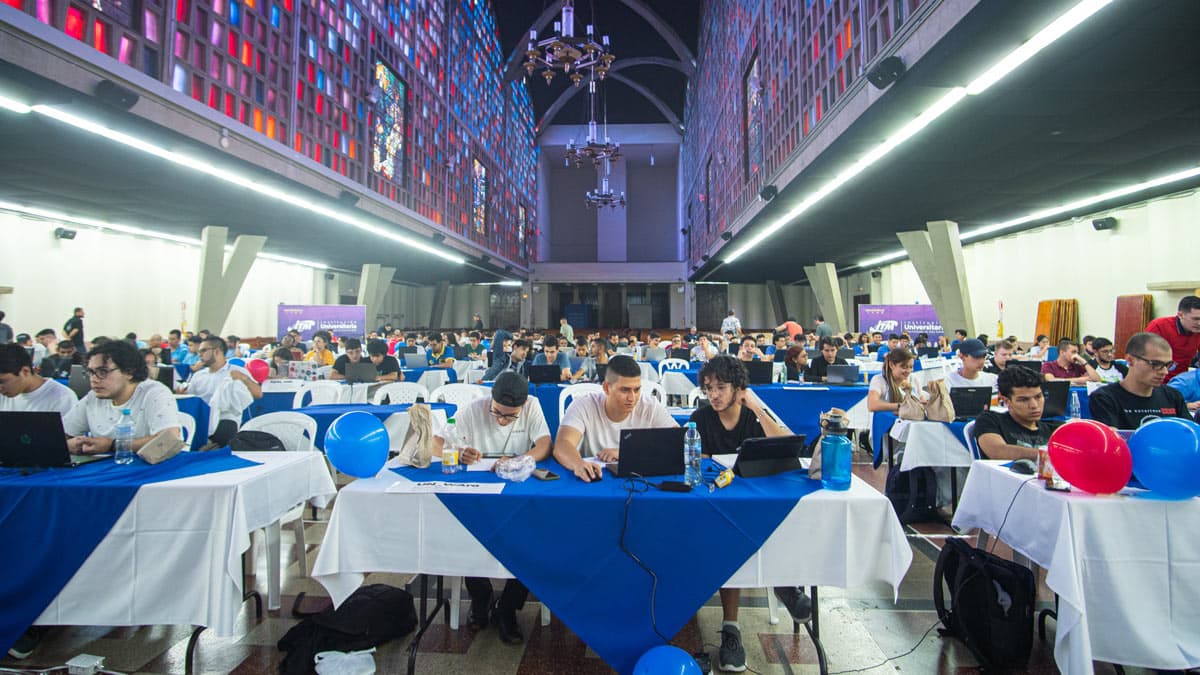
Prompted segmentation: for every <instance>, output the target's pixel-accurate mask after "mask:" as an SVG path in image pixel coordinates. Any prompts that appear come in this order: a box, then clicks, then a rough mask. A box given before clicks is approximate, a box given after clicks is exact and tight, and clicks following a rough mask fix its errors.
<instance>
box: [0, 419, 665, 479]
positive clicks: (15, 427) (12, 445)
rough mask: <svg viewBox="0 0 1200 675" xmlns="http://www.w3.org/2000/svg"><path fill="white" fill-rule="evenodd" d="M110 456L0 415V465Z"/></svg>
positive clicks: (38, 423) (49, 428)
mask: <svg viewBox="0 0 1200 675" xmlns="http://www.w3.org/2000/svg"><path fill="white" fill-rule="evenodd" d="M111 456H112V455H72V454H71V453H70V452H68V451H67V434H66V432H65V431H64V430H63V425H62V417H61V416H60V415H59V414H58V413H56V412H0V466H6V467H37V468H49V467H71V466H79V465H80V464H87V463H88V462H94V461H96V460H98V459H104V458H105V457H111ZM682 456H683V455H682V454H681V455H680V457H682ZM680 461H682V460H680Z"/></svg>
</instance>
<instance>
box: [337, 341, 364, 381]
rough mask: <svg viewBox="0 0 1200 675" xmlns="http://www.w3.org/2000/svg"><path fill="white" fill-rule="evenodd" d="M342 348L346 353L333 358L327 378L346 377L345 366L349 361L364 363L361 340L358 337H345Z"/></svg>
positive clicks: (340, 378)
mask: <svg viewBox="0 0 1200 675" xmlns="http://www.w3.org/2000/svg"><path fill="white" fill-rule="evenodd" d="M342 348H343V349H345V350H346V353H345V354H342V355H340V356H338V357H337V358H336V359H334V361H333V370H331V371H329V379H331V380H344V379H346V366H348V365H350V364H351V363H364V361H363V346H362V341H361V340H359V339H358V338H346V339H345V340H343V341H342Z"/></svg>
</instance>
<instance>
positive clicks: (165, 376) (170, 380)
mask: <svg viewBox="0 0 1200 675" xmlns="http://www.w3.org/2000/svg"><path fill="white" fill-rule="evenodd" d="M154 379H156V380H158V381H159V382H162V383H163V384H164V385H166V387H167V389H170V390H171V391H172V392H174V391H175V367H174V366H168V365H166V364H161V363H160V364H159V366H158V371H157V372H156V373H155V374H154Z"/></svg>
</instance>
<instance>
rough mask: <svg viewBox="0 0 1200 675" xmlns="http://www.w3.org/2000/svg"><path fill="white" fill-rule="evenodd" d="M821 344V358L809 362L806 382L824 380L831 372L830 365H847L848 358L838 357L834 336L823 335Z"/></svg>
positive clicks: (805, 372) (805, 377)
mask: <svg viewBox="0 0 1200 675" xmlns="http://www.w3.org/2000/svg"><path fill="white" fill-rule="evenodd" d="M820 344H821V358H819V359H813V360H812V362H811V363H809V364H808V370H806V371H804V381H805V382H824V381H825V377H826V375H827V374H828V372H829V366H844V365H846V359H839V358H838V355H837V352H838V346H837V343H836V342H834V341H833V338H829V337H823V338H821V343H820Z"/></svg>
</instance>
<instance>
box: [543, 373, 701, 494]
mask: <svg viewBox="0 0 1200 675" xmlns="http://www.w3.org/2000/svg"><path fill="white" fill-rule="evenodd" d="M602 386H603V388H604V391H603V392H595V393H591V394H582V395H580V396H577V397H575V398H574V399H572V401H571V406H570V407H569V408H567V411H566V413H565V414H564V415H563V419H562V423H561V424H559V427H558V437H557V438H555V439H554V459H556V460H558V463H559V464H562V465H563V468H565V469H566V470H567V471H570V472H572V473H574V474H575V475H576V476H578V477H579V479H580V480H583V481H587V482H591V481H593V480H600V478H601V477H602V469H601V467H600V465H599V464H596V463H593V462H589V461H586V460H585V459H584V458H593V457H594V458H596V459H599V460H600V461H601V462H615V461H617V458H618V456H619V454H620V442H619V438H620V433H621V430H622V429H651V428H661V427H674V426H678V425H677V424H676V423H675V420H674V418H672V417H671V413H669V412H667V409H666V407H665V406H663V404H661V403H659V402H658V401H656V400H654V399H652V398H643V397H642V369H641V368H640V367H639V366H638V364H637V362H636V361H634V360H633V359H632V358H631V357H629V356H627V355H624V354H622V355H618V356H614V357H612V358H611V359H609V361H608V368H607V369H606V370H605V375H604V384H603V385H602Z"/></svg>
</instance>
